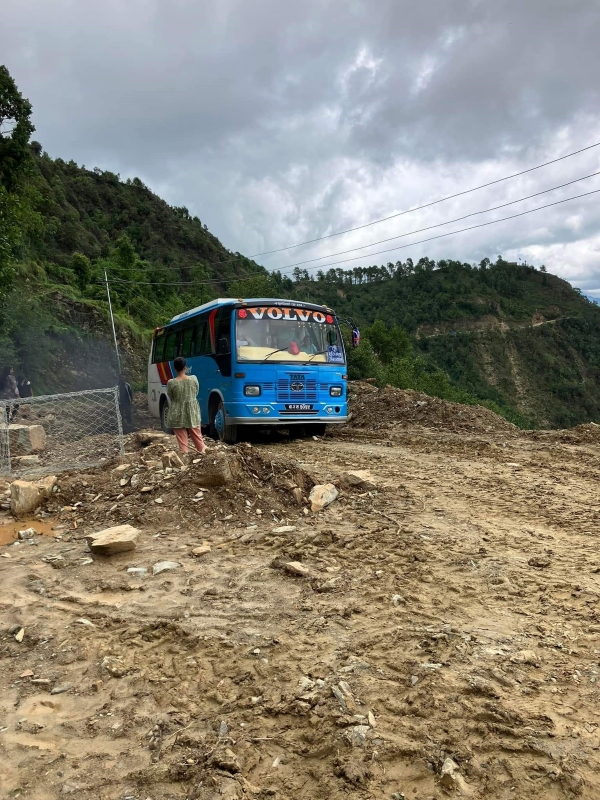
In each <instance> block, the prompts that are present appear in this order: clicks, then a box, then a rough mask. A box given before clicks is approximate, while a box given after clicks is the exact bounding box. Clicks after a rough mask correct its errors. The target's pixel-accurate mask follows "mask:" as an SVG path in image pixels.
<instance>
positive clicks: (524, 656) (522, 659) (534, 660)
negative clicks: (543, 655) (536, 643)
mask: <svg viewBox="0 0 600 800" xmlns="http://www.w3.org/2000/svg"><path fill="white" fill-rule="evenodd" d="M510 660H511V662H512V663H513V664H528V665H529V666H531V667H539V666H540V663H541V659H540V657H539V656H538V654H537V653H536V652H534V651H533V650H519V652H518V653H515V654H514V656H511V659H510Z"/></svg>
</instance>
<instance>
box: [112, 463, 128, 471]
mask: <svg viewBox="0 0 600 800" xmlns="http://www.w3.org/2000/svg"><path fill="white" fill-rule="evenodd" d="M130 466H131V464H119V466H118V467H115V468H114V469H113V472H125V470H126V469H129V467H130Z"/></svg>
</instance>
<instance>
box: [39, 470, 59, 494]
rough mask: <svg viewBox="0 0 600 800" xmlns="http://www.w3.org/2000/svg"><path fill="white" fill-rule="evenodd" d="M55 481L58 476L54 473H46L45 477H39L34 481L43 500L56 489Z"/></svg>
mask: <svg viewBox="0 0 600 800" xmlns="http://www.w3.org/2000/svg"><path fill="white" fill-rule="evenodd" d="M57 481H58V478H57V477H56V475H47V476H46V477H45V478H40V479H39V480H37V481H35V485H36V486H37V487H38V489H39V490H40V492H41V493H42V497H43V498H44V499H45V500H49V499H50V497H52V493H53V492H54V491H55V489H56V484H57Z"/></svg>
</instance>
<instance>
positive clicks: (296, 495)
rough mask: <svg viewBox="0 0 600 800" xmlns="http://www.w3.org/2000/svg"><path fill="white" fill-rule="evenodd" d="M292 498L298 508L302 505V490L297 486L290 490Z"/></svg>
mask: <svg viewBox="0 0 600 800" xmlns="http://www.w3.org/2000/svg"><path fill="white" fill-rule="evenodd" d="M292 497H293V498H294V500H295V501H296V502H297V503H298V505H299V506H301V505H302V489H301V488H300V487H299V486H296V487H295V488H294V489H292Z"/></svg>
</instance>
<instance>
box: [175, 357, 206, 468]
mask: <svg viewBox="0 0 600 800" xmlns="http://www.w3.org/2000/svg"><path fill="white" fill-rule="evenodd" d="M173 366H174V367H175V372H176V373H177V377H176V378H171V380H170V381H169V382H168V383H167V396H168V398H169V400H170V401H171V404H170V406H169V426H170V427H171V428H173V433H174V434H175V436H176V437H177V444H178V445H179V450H180V451H181V452H182V453H187V452H188V434H189V436H190V438H191V440H192V442H193V443H194V447H195V448H196V450H197V451H198V452H199V453H200V454H202V453H204V451H205V450H206V445H205V444H204V439H203V438H202V432H201V431H200V406H199V405H198V390H199V388H200V387H199V386H198V378H196V376H195V375H186V373H185V371H186V367H187V362H186V360H185V358H182V357H181V356H179V357H178V358H176V359H175V361H174V362H173Z"/></svg>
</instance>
